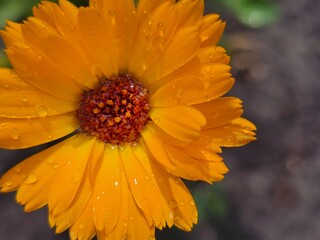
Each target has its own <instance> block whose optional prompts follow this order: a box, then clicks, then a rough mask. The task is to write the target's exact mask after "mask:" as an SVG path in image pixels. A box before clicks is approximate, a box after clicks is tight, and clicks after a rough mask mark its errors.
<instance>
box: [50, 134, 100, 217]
mask: <svg viewBox="0 0 320 240" xmlns="http://www.w3.org/2000/svg"><path fill="white" fill-rule="evenodd" d="M95 141H96V140H95V138H93V137H87V136H85V135H82V134H81V135H79V136H78V139H77V141H76V142H74V143H70V145H71V146H72V148H71V150H70V152H69V153H70V154H67V156H68V157H67V158H65V161H66V164H64V166H63V167H61V169H60V170H59V174H58V175H57V176H56V177H55V180H54V183H53V185H52V187H51V189H50V192H49V202H48V208H49V211H51V212H52V215H53V216H56V215H59V214H61V213H62V212H64V211H65V210H66V209H67V208H68V207H69V206H70V204H71V203H72V201H73V200H74V197H75V196H76V194H77V192H78V189H79V186H80V184H81V182H82V181H83V180H82V178H83V175H84V172H85V170H86V167H87V165H88V162H89V159H90V155H91V152H92V148H93V145H94V142H95ZM62 185H63V187H61V186H62Z"/></svg>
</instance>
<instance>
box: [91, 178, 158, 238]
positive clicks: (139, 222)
mask: <svg viewBox="0 0 320 240" xmlns="http://www.w3.org/2000/svg"><path fill="white" fill-rule="evenodd" d="M121 175H122V183H123V184H122V194H121V195H122V198H121V208H120V209H119V210H120V217H119V221H118V223H117V225H116V227H115V229H114V230H113V231H112V232H110V233H109V234H106V233H105V232H98V236H97V237H98V239H99V240H119V239H126V238H130V239H132V240H141V239H152V238H151V237H154V234H155V233H154V230H155V229H154V226H149V225H148V223H147V220H146V218H145V216H144V215H143V213H142V212H141V210H140V209H139V207H138V206H137V204H136V202H135V200H134V198H133V195H132V193H131V191H130V189H129V186H128V182H127V180H126V177H125V174H124V172H122V174H121Z"/></svg>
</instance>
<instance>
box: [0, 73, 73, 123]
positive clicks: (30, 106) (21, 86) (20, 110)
mask: <svg viewBox="0 0 320 240" xmlns="http://www.w3.org/2000/svg"><path fill="white" fill-rule="evenodd" d="M2 86H4V87H2ZM77 105H78V104H75V103H71V102H67V101H63V100H60V99H58V98H54V97H52V96H50V95H48V94H46V93H44V92H42V91H40V90H39V89H37V88H35V87H33V86H32V85H29V84H27V83H25V82H24V81H23V79H21V78H20V76H19V75H17V74H16V73H15V72H14V71H13V70H9V69H0V109H1V110H0V117H3V118H34V117H44V116H53V115H59V114H63V113H68V112H72V111H75V110H76V109H77V108H78V106H77Z"/></svg>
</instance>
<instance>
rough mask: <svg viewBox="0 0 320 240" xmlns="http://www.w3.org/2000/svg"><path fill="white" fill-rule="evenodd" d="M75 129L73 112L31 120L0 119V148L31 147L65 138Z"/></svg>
mask: <svg viewBox="0 0 320 240" xmlns="http://www.w3.org/2000/svg"><path fill="white" fill-rule="evenodd" d="M77 128H78V121H77V119H76V117H75V114H74V113H73V112H72V113H67V114H62V115H57V116H48V117H43V118H33V119H8V118H5V119H3V118H2V119H1V118H0V147H2V148H9V149H17V148H27V147H32V146H36V145H39V144H43V143H47V142H51V141H53V140H56V139H58V138H61V137H63V136H66V135H68V134H69V133H71V132H73V131H75V130H76V129H77Z"/></svg>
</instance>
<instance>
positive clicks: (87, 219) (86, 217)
mask: <svg viewBox="0 0 320 240" xmlns="http://www.w3.org/2000/svg"><path fill="white" fill-rule="evenodd" d="M93 211H94V210H93V205H92V198H90V200H89V201H88V203H87V205H86V207H85V208H84V210H83V211H82V212H81V215H80V217H79V218H78V219H76V221H75V223H74V224H73V225H72V226H71V227H70V239H71V240H77V239H78V240H80V239H83V240H84V239H92V238H93V237H94V235H96V229H95V226H94V223H93V217H92V214H93Z"/></svg>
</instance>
